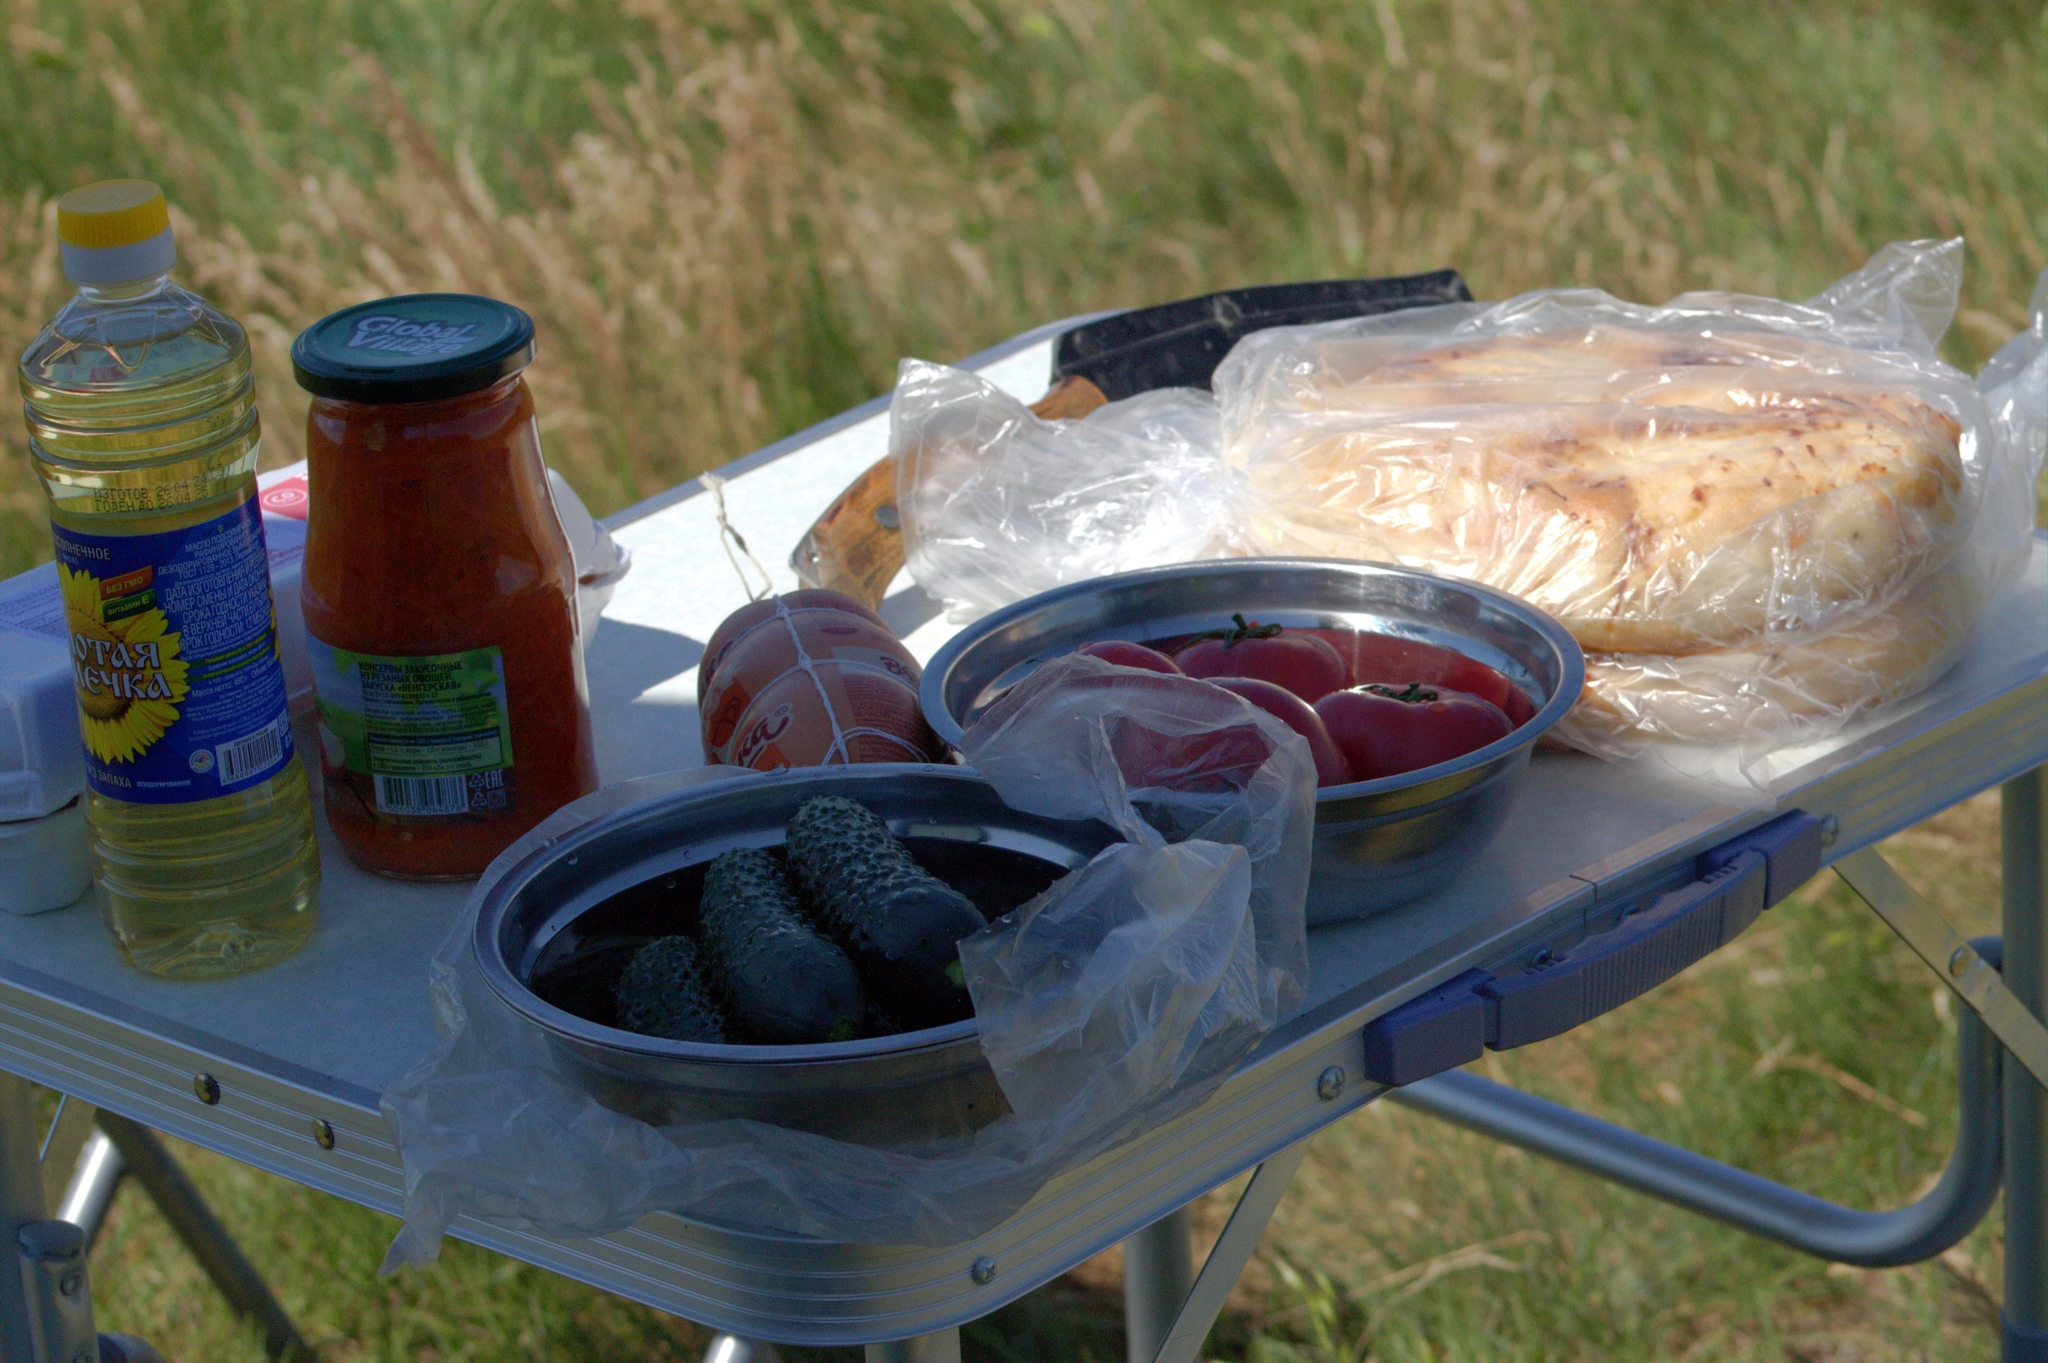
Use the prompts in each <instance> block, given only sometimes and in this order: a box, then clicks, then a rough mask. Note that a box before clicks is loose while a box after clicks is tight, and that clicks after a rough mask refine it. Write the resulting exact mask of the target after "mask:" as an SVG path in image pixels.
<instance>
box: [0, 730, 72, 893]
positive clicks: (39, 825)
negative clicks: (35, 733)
mask: <svg viewBox="0 0 2048 1363" xmlns="http://www.w3.org/2000/svg"><path fill="white" fill-rule="evenodd" d="M67 698H68V697H67ZM91 888H92V844H91V843H90V842H89V841H87V838H86V831H85V801H84V799H83V798H78V799H74V800H72V802H71V803H70V804H68V805H66V806H64V807H63V808H62V809H60V810H58V811H57V812H56V813H54V814H45V815H44V816H43V817H42V818H40V819H22V820H18V821H15V822H12V823H0V913H12V914H31V913H46V912H48V911H49V910H51V909H61V908H63V907H64V906H65V905H66V904H72V903H76V902H77V900H78V897H79V896H80V895H82V894H84V893H85V892H86V891H87V890H89V889H91Z"/></svg>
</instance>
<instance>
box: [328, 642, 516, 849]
mask: <svg viewBox="0 0 2048 1363" xmlns="http://www.w3.org/2000/svg"><path fill="white" fill-rule="evenodd" d="M306 644H307V652H308V654H309V655H310V656H311V659H312V663H313V686H314V690H315V692H316V693H317V696H318V699H319V706H320V743H321V747H322V750H323V756H324V757H325V758H326V762H327V766H328V767H329V768H340V769H342V770H346V771H349V772H352V773H354V774H356V775H357V776H364V777H368V778H369V779H370V782H371V785H372V787H373V788H374V792H375V796H376V802H377V812H378V813H380V814H396V815H409V816H414V817H421V816H425V817H432V816H436V815H457V816H461V815H477V814H482V815H491V814H499V813H503V812H504V811H505V810H508V809H510V808H511V807H512V722H511V719H510V718H509V717H508V716H507V714H506V712H505V660H504V657H503V655H502V654H500V652H499V651H498V650H497V649H495V648H474V649H470V650H469V651H468V652H465V653H433V654H427V655H424V656H420V657H411V658H390V657H383V656H380V655H377V654H371V653H352V652H350V651H349V650H347V649H344V648H333V647H331V646H329V645H327V644H325V643H322V642H321V641H320V640H318V639H313V638H308V639H307V641H306Z"/></svg>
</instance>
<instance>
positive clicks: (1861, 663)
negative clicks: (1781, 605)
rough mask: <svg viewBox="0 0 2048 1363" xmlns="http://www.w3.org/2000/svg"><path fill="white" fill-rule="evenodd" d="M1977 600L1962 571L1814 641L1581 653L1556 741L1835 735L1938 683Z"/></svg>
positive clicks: (1591, 743) (1589, 743)
mask: <svg viewBox="0 0 2048 1363" xmlns="http://www.w3.org/2000/svg"><path fill="white" fill-rule="evenodd" d="M1982 597H1983V588H1982V586H1981V584H1979V583H1978V582H1977V581H1976V579H1975V577H1974V575H1973V574H1971V573H1970V572H1968V571H1966V570H1964V569H1963V568H1962V567H1961V566H1960V565H1958V566H1956V567H1951V568H1949V569H1946V570H1944V571H1942V572H1940V573H1936V574H1934V575H1933V576H1931V577H1930V578H1928V579H1927V580H1926V581H1924V582H1922V583H1921V584H1919V586H1917V587H1916V588H1915V589H1914V590H1912V591H1911V592H1909V593H1907V594H1906V596H1905V597H1903V598H1902V599H1901V600H1900V601H1898V602H1897V603H1896V604H1894V605H1893V606H1892V607H1890V608H1889V609H1887V610H1884V611H1881V612H1879V613H1878V614H1876V615H1874V616H1871V617H1869V618H1867V619H1864V620H1860V621H1857V622H1855V623H1853V624H1850V625H1845V626H1842V627H1840V628H1838V629H1836V630H1833V631H1832V632H1830V633H1827V634H1825V635H1822V636H1820V637H1818V638H1809V639H1803V640H1798V641H1794V642H1786V643H1775V644H1768V645H1764V646H1761V647H1757V648H1748V649H1733V650H1727V651H1722V652H1713V653H1696V654H1692V655H1689V656H1685V657H1672V656H1669V655H1660V654H1635V655H1630V654H1617V653H1588V654H1587V655H1586V688H1585V691H1584V692H1583V693H1582V695H1581V697H1580V700H1579V704H1578V705H1577V707H1576V708H1574V709H1573V711H1572V713H1571V714H1570V715H1569V716H1568V717H1567V718H1566V719H1565V720H1564V722H1563V723H1562V724H1561V725H1560V726H1559V731H1558V736H1559V737H1560V738H1562V739H1563V740H1564V741H1565V742H1568V743H1572V744H1574V745H1575V746H1580V747H1586V748H1591V749H1593V750H1594V751H1601V750H1603V749H1611V748H1614V747H1616V746H1621V747H1626V746H1627V745H1628V743H1629V742H1630V740H1633V739H1641V738H1663V739H1672V740H1676V741H1678V742H1683V743H1714V744H1720V743H1743V742H1749V741H1757V742H1763V743H1769V744H1776V743H1780V742H1785V741H1792V740H1796V739H1797V738H1798V737H1799V735H1800V732H1801V731H1802V730H1808V729H1810V730H1813V731H1814V732H1816V733H1818V732H1824V731H1828V730H1832V729H1833V728H1835V727H1838V726H1839V725H1840V724H1841V723H1843V722H1845V721H1846V720H1848V719H1850V718H1851V717H1853V716H1854V715H1856V714H1858V713H1859V712H1861V711H1863V710H1865V709H1868V708H1870V707H1873V706H1877V705H1883V704H1886V703H1888V702H1890V701H1894V700H1900V699H1903V698H1904V697H1906V696H1910V695H1912V694H1914V693H1915V692H1917V691H1920V690H1922V689H1923V688H1925V687H1927V686H1930V685H1932V684H1933V683H1934V682H1935V681H1937V680H1939V679H1940V677H1941V675H1942V674H1943V673H1944V672H1946V671H1947V670H1948V669H1949V668H1950V667H1951V666H1952V665H1953V664H1954V663H1955V660H1956V658H1957V657H1958V656H1959V655H1960V653H1961V650H1962V646H1963V643H1964V641H1965V639H1966V638H1967V637H1968V635H1969V632H1970V629H1971V627H1972V626H1973V625H1974V624H1975V622H1976V619H1977V615H1978V612H1979V610H1980V609H1981V607H1982V604H1983V602H1982Z"/></svg>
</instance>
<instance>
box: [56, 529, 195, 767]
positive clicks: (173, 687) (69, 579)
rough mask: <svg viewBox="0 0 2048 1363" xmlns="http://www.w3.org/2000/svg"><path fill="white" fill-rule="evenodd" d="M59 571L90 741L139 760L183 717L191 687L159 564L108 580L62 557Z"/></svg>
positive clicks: (107, 752)
mask: <svg viewBox="0 0 2048 1363" xmlns="http://www.w3.org/2000/svg"><path fill="white" fill-rule="evenodd" d="M57 576H58V580H59V583H60V585H61V587H62V589H63V594H64V616H65V622H66V624H67V626H68V627H69V630H70V634H71V673H72V680H73V681H74V682H75V683H76V685H77V688H78V723H79V728H80V729H81V730H83V731H84V735H85V746H86V749H87V751H89V752H91V753H92V755H93V756H94V757H97V758H99V759H100V760H101V761H102V762H133V761H134V760H135V759H137V758H138V757H140V756H142V754H143V753H145V752H147V751H149V749H150V747H151V746H152V745H154V744H155V743H156V742H157V740H159V739H161V738H162V737H163V736H164V734H165V733H166V732H167V731H168V730H169V729H170V727H171V726H172V725H173V724H175V723H177V721H178V714H179V706H180V704H182V702H183V701H184V699H185V696H186V692H187V690H188V689H189V688H188V687H187V685H186V679H185V674H186V663H185V660H184V659H183V658H181V657H179V656H178V655H179V640H178V634H177V632H176V631H174V630H171V629H170V628H169V624H170V622H169V620H168V619H167V618H166V617H165V615H164V612H163V610H162V609H161V608H160V607H159V606H158V605H157V601H156V584H155V573H154V570H152V569H150V568H138V569H136V570H135V571H134V572H131V573H123V574H121V575H120V576H118V577H112V578H108V579H106V580H105V581H102V580H100V579H99V578H97V577H95V576H94V575H93V574H92V573H90V572H87V571H85V570H84V569H78V570H75V571H74V570H73V569H71V568H70V567H67V566H66V565H64V564H61V563H60V564H58V565H57Z"/></svg>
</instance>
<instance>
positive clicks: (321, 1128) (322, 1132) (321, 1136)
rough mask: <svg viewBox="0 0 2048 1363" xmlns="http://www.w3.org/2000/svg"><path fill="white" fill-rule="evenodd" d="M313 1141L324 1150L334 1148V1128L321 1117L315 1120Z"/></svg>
mask: <svg viewBox="0 0 2048 1363" xmlns="http://www.w3.org/2000/svg"><path fill="white" fill-rule="evenodd" d="M313 1140H314V1141H315V1143H317V1144H318V1145H319V1147H320V1148H321V1149H322V1150H332V1149H333V1148H334V1128H333V1127H332V1126H329V1125H328V1124H327V1122H326V1121H324V1120H323V1119H321V1118H319V1117H315V1118H314V1119H313Z"/></svg>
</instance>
